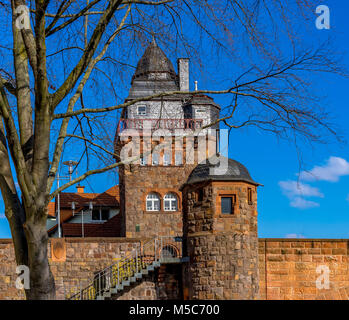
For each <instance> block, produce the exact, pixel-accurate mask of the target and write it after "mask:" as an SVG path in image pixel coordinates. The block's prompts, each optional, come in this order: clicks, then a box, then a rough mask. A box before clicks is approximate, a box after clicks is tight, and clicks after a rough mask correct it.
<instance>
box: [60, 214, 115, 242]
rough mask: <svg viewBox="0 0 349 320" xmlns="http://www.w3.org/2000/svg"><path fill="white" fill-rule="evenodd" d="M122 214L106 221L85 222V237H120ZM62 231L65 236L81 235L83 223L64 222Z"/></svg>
mask: <svg viewBox="0 0 349 320" xmlns="http://www.w3.org/2000/svg"><path fill="white" fill-rule="evenodd" d="M121 220H122V218H121V214H120V213H119V214H117V215H116V216H114V217H112V218H111V219H110V220H108V221H106V222H104V223H102V224H101V223H87V224H84V237H120V236H121V222H122V221H121ZM62 231H63V236H64V237H81V236H82V226H81V223H63V224H62Z"/></svg>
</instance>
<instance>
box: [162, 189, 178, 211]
mask: <svg viewBox="0 0 349 320" xmlns="http://www.w3.org/2000/svg"><path fill="white" fill-rule="evenodd" d="M164 210H165V211H177V210H178V200H177V196H176V195H175V194H174V193H167V194H166V195H165V197H164Z"/></svg>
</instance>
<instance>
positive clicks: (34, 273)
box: [24, 214, 56, 300]
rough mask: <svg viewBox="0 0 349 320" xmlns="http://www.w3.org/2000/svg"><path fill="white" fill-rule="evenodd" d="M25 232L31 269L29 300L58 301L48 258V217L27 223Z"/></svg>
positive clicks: (27, 293)
mask: <svg viewBox="0 0 349 320" xmlns="http://www.w3.org/2000/svg"><path fill="white" fill-rule="evenodd" d="M33 216H35V215H33ZM37 216H42V215H41V214H38V215H36V217H37ZM34 219H35V218H34ZM24 230H25V234H26V238H27V243H28V263H29V269H30V289H29V290H27V291H26V296H27V299H28V300H54V299H56V288H55V281H54V278H53V275H52V272H51V269H50V265H49V263H48V257H47V243H48V235H47V231H46V216H44V217H43V218H41V219H40V221H27V222H26V223H25V225H24Z"/></svg>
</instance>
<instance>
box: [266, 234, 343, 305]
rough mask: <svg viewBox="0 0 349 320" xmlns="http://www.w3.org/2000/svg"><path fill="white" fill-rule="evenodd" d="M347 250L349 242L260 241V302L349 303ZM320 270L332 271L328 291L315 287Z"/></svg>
mask: <svg viewBox="0 0 349 320" xmlns="http://www.w3.org/2000/svg"><path fill="white" fill-rule="evenodd" d="M348 247H349V240H334V239H299V240H294V239H259V276H260V295H261V298H262V299H268V300H270V299H281V300H288V299H292V300H296V299H297V300H298V299H300V300H303V299H307V300H309V299H310V300H314V299H348V298H349V255H348ZM319 266H320V268H319V269H318V272H317V268H318V267H319ZM321 266H325V269H326V267H328V269H329V289H318V288H317V287H316V280H317V279H318V277H319V276H321V275H322V274H323V272H322V271H321V269H322V270H324V269H323V267H321Z"/></svg>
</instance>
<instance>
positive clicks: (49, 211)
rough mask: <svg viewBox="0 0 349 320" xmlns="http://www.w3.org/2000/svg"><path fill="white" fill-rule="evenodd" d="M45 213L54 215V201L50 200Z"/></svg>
mask: <svg viewBox="0 0 349 320" xmlns="http://www.w3.org/2000/svg"><path fill="white" fill-rule="evenodd" d="M47 214H48V215H49V216H50V217H55V216H56V213H55V203H54V202H50V203H49V204H48V206H47Z"/></svg>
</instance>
